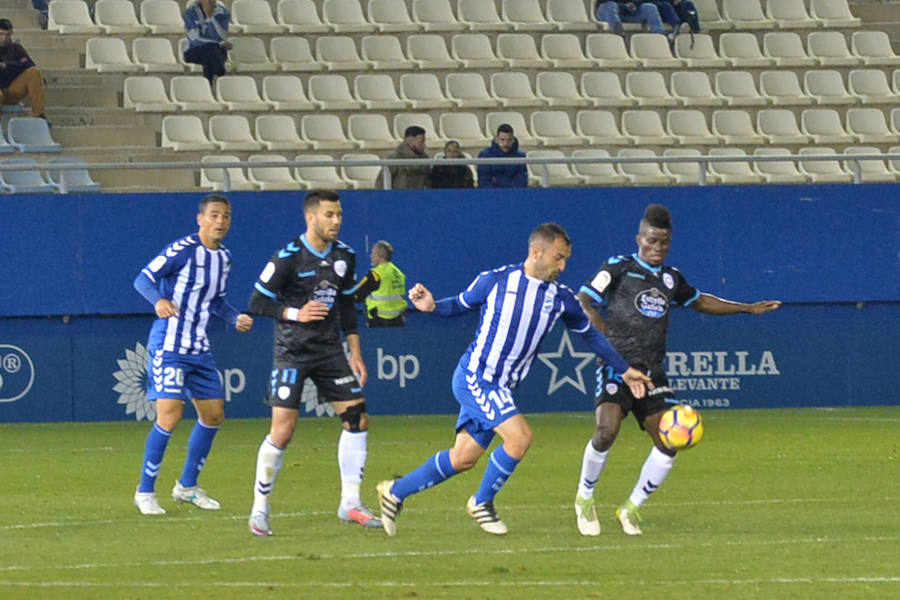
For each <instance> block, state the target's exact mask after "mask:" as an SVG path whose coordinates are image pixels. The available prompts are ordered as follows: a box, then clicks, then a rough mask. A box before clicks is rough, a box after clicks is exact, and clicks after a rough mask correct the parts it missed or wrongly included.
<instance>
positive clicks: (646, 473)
mask: <svg viewBox="0 0 900 600" xmlns="http://www.w3.org/2000/svg"><path fill="white" fill-rule="evenodd" d="M674 464H675V457H674V456H668V455H666V454H663V453H662V452H660V451H659V449H658V448H656V447H655V446H654V448H653V450H651V451H650V456H648V457H647V460H646V461H644V466H643V467H641V476H640V477H639V478H638V482H637V484H636V485H635V486H634V489H633V490H632V491H631V497H630V498H629V500H630V501H631V503H632V504H634V506H635V508H637V507H640V506H641V505H642V504H643V503H644V502H646V501H647V498H649V497H650V494H652V493H653V492H655V491H656V490H657V489H658V488H659V486H661V485H662V483H663V481H665V480H666V477H667V476H668V475H669V471H671V470H672V465H674Z"/></svg>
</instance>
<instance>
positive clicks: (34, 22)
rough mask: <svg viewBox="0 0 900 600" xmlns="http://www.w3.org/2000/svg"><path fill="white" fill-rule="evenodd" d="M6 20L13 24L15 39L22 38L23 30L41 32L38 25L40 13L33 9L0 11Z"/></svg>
mask: <svg viewBox="0 0 900 600" xmlns="http://www.w3.org/2000/svg"><path fill="white" fill-rule="evenodd" d="M0 12H2V13H3V18H4V19H9V20H10V21H12V24H13V31H14V32H15V34H14V37H15V38H20V37H21V36H22V33H23V30H25V31H29V33H30V30H33V29H37V30H40V25H38V12H37V11H36V10H34V9H33V8H30V7H29V8H3V9H2V10H0Z"/></svg>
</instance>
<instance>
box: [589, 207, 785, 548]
mask: <svg viewBox="0 0 900 600" xmlns="http://www.w3.org/2000/svg"><path fill="white" fill-rule="evenodd" d="M636 241H637V246H638V252H637V253H636V254H632V255H631V256H616V257H613V258H610V259H609V260H607V261H606V262H605V263H603V266H601V267H600V270H599V271H598V272H597V274H596V275H594V277H593V278H591V279H590V280H589V281H588V282H586V283H585V284H584V285H583V286H582V287H581V289H580V290H579V292H578V300H579V302H581V305H582V307H583V308H584V310H585V312H586V313H587V315H588V317H589V318H590V320H591V324H593V325H594V327H596V328H597V329H599V330H600V331H602V332H603V333H605V334H606V335H607V337H608V339H609V341H610V342H611V343H612V344H613V346H614V347H615V348H616V349H617V350H618V351H619V352H620V353H621V354H622V356H623V357H624V358H625V360H626V361H627V362H628V363H629V364H631V365H633V366H635V367H636V368H639V369H646V372H647V374H648V375H649V376H650V378H651V379H652V380H653V391H652V392H650V393H649V394H647V396H645V397H643V398H635V397H634V396H633V395H632V394H631V392H630V390H629V389H628V386H627V385H622V378H621V374H620V373H617V372H616V371H615V370H614V369H612V368H611V367H609V366H601V367H600V368H599V370H598V373H597V375H598V378H597V379H598V388H597V396H596V398H595V399H594V404H595V412H594V417H595V422H596V430H595V431H594V436H593V437H592V438H591V440H590V441H589V442H588V444H587V447H586V448H585V450H584V458H583V461H582V465H581V477H580V479H579V483H578V492H577V494H576V495H575V516H576V520H577V524H578V530H579V532H581V534H582V535H599V534H600V521H599V520H598V519H597V512H596V509H595V507H594V485H595V484H596V483H597V480H598V479H599V477H600V474H601V473H602V472H603V467H604V466H605V464H606V458H607V456H608V455H609V450H610V448H611V447H612V445H613V442H615V440H616V436H617V435H618V433H619V427H620V426H621V424H622V420H623V419H624V418H625V417H626V416H627V415H628V413H629V412H633V413H634V416H635V418H636V419H637V421H638V424H639V425H640V427H641V429H643V430H645V431H646V432H647V433H648V434H649V435H650V438H651V439H652V440H653V449H652V450H651V451H650V456H648V457H647V460H646V462H644V466H643V468H642V469H641V474H640V477H639V478H638V481H637V484H636V485H635V486H634V489H633V490H632V492H631V496H630V497H629V499H628V500H627V501H626V502H625V504H623V505H622V506H620V507H619V508H618V509H617V510H616V519H617V520H618V521H619V523H620V524H621V526H622V530H623V531H624V532H625V533H626V534H628V535H640V534H641V533H642V532H641V529H640V526H639V525H638V522H639V517H638V508H639V507H640V506H641V505H642V504H643V503H644V502H645V501H646V500H647V498H648V497H649V496H650V494H651V493H653V492H654V491H655V490H656V489H658V488H659V486H660V485H662V483H663V481H664V480H665V478H666V476H667V475H668V474H669V471H671V469H672V465H673V464H674V461H675V451H674V450H669V449H668V448H666V447H665V446H664V445H663V444H662V442H661V441H660V438H659V419H660V417H661V416H662V414H663V413H664V412H665V411H666V410H667V409H668V408H669V406H670V405H671V404H672V403H674V400H673V399H672V396H673V394H672V391H671V388H670V387H669V382H668V379H667V378H666V373H665V369H664V368H663V360H664V359H665V355H666V331H667V330H668V327H669V309H670V308H671V307H673V306H690V307H691V308H693V309H694V310H697V311H699V312H702V313H707V314H711V315H731V314H736V313H750V314H762V313H767V312H769V311H772V310H775V309H776V308H778V307H779V306H781V302H779V301H777V300H766V301H763V302H754V303H751V304H745V303H742V302H733V301H730V300H723V299H721V298H717V297H715V296H712V295H710V294H704V293H702V292H700V291H698V290H697V289H695V288H694V287H692V286H691V285H690V284H688V282H687V281H686V280H685V278H684V276H683V275H682V274H681V272H680V271H679V270H678V269H675V268H673V267H670V266H668V265H665V264H663V261H664V260H665V258H666V254H668V252H669V247H670V245H671V242H672V216H671V214H670V213H669V210H668V209H667V208H666V207H664V206H661V205H659V204H651V205H650V206H648V207H647V209H646V211H645V212H644V217H643V219H641V223H640V228H639V230H638V234H637V237H636ZM603 309H605V318H604V316H603V315H602V314H601V311H602V310H603ZM639 365H640V366H639Z"/></svg>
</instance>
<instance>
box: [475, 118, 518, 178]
mask: <svg viewBox="0 0 900 600" xmlns="http://www.w3.org/2000/svg"><path fill="white" fill-rule="evenodd" d="M478 158H525V153H524V152H522V151H521V150H519V140H517V139H516V136H515V135H513V128H512V125H510V124H509V123H503V124H502V125H500V127H498V128H497V135H496V137H494V141H493V142H492V143H491V145H490V146H488V147H487V148H485V149H484V150H482V151H481V153H480V154H479V155H478ZM478 187H480V188H523V187H528V169H527V168H526V167H525V163H514V164H509V165H478Z"/></svg>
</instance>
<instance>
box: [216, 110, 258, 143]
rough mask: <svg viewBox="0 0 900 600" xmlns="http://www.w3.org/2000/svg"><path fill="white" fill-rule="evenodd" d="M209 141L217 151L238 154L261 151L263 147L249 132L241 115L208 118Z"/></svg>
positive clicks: (247, 123) (248, 126)
mask: <svg viewBox="0 0 900 600" xmlns="http://www.w3.org/2000/svg"><path fill="white" fill-rule="evenodd" d="M209 139H210V141H211V142H213V143H214V144H216V145H217V146H218V147H219V150H225V151H231V152H240V151H252V150H262V148H263V145H262V143H260V142H259V141H258V140H257V139H255V138H254V137H253V134H252V133H251V132H250V122H249V121H247V117H245V116H243V115H215V116H213V117H210V118H209Z"/></svg>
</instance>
